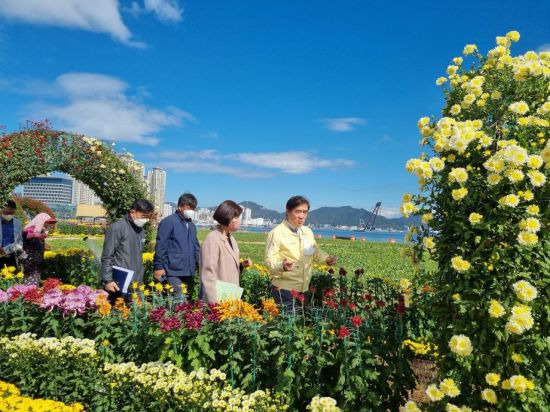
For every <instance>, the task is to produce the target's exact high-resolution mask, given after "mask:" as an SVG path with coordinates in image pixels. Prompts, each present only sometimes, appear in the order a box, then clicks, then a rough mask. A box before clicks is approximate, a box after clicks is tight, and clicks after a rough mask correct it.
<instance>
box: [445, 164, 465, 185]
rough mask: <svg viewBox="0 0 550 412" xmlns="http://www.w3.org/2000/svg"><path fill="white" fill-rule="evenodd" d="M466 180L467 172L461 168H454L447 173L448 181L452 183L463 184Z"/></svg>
mask: <svg viewBox="0 0 550 412" xmlns="http://www.w3.org/2000/svg"><path fill="white" fill-rule="evenodd" d="M467 180H468V172H467V171H466V169H464V168H463V167H456V168H453V169H452V170H451V172H450V173H449V181H450V182H453V183H464V182H466V181H467Z"/></svg>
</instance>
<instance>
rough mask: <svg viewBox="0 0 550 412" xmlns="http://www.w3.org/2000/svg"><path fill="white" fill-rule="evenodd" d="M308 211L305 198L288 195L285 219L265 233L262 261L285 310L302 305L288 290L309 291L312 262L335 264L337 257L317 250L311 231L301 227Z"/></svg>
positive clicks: (276, 295)
mask: <svg viewBox="0 0 550 412" xmlns="http://www.w3.org/2000/svg"><path fill="white" fill-rule="evenodd" d="M308 212H309V201H308V200H307V199H306V198H305V197H303V196H294V197H291V198H290V199H289V200H288V202H287V203H286V219H285V220H283V222H282V223H281V224H279V225H278V226H276V227H275V228H274V229H273V230H271V232H269V235H268V236H267V242H266V246H265V264H266V266H267V268H268V269H269V270H270V271H271V276H272V281H271V282H272V286H271V287H272V292H273V297H274V298H275V301H277V302H278V303H279V304H281V305H283V306H284V307H285V309H287V310H288V309H291V308H293V307H300V308H301V303H298V304H297V305H294V304H293V302H294V300H295V296H293V295H292V293H291V292H293V293H294V295H295V294H296V292H300V293H303V292H307V291H308V290H309V282H310V280H311V272H312V268H313V262H318V263H326V264H327V265H331V266H332V265H335V264H336V258H334V257H332V256H329V255H327V254H326V253H325V252H323V251H322V250H320V249H319V247H318V246H317V243H316V242H315V238H314V237H313V232H312V231H311V229H310V228H308V227H307V226H304V223H305V221H306V218H307V214H308Z"/></svg>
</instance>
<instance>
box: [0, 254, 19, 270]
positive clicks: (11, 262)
mask: <svg viewBox="0 0 550 412" xmlns="http://www.w3.org/2000/svg"><path fill="white" fill-rule="evenodd" d="M4 266H7V267H10V266H13V267H15V269H16V270H19V264H18V262H17V259H16V258H15V255H14V254H13V253H11V254H9V255H7V256H2V257H0V270H2V269H4Z"/></svg>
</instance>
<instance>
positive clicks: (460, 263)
mask: <svg viewBox="0 0 550 412" xmlns="http://www.w3.org/2000/svg"><path fill="white" fill-rule="evenodd" d="M451 264H452V266H453V269H454V270H456V271H457V272H466V271H467V270H469V269H470V266H471V265H470V262H468V261H467V260H464V259H462V257H461V256H455V257H453V258H452V259H451Z"/></svg>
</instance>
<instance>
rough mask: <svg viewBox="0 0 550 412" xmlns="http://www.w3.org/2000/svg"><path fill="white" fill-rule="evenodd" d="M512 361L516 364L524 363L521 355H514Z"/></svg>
mask: <svg viewBox="0 0 550 412" xmlns="http://www.w3.org/2000/svg"><path fill="white" fill-rule="evenodd" d="M512 360H513V361H514V362H515V363H523V358H522V356H521V355H520V354H518V353H514V354H513V355H512Z"/></svg>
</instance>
